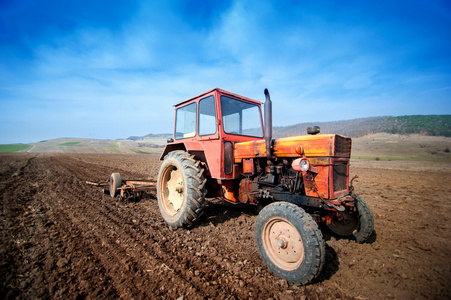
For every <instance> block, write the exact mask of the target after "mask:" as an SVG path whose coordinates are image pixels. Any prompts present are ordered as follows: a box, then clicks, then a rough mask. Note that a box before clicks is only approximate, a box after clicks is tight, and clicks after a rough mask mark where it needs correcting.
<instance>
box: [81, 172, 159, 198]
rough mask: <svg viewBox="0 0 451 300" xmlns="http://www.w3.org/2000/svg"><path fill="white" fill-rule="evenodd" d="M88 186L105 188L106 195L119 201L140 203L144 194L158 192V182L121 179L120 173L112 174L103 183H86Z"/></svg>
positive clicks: (151, 179)
mask: <svg viewBox="0 0 451 300" xmlns="http://www.w3.org/2000/svg"><path fill="white" fill-rule="evenodd" d="M86 183H87V184H89V185H93V186H96V187H101V188H103V192H104V193H105V194H110V196H111V197H112V198H115V199H117V200H119V201H125V200H130V201H138V200H140V199H141V197H142V195H143V194H144V193H150V192H155V191H156V190H157V188H156V186H157V180H156V179H154V178H150V179H121V175H120V174H119V173H113V174H111V176H110V178H109V179H107V180H106V181H103V182H93V181H86Z"/></svg>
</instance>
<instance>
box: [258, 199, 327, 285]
mask: <svg viewBox="0 0 451 300" xmlns="http://www.w3.org/2000/svg"><path fill="white" fill-rule="evenodd" d="M255 241H256V244H257V248H258V251H259V253H260V257H261V258H262V259H263V262H264V263H265V265H266V266H267V267H268V269H269V270H270V271H271V272H272V273H274V274H275V275H276V276H277V277H280V278H282V279H285V280H287V281H288V282H289V283H291V284H297V285H305V284H308V283H310V282H311V281H312V280H313V279H315V278H316V277H317V276H318V275H319V273H320V272H321V269H322V267H323V265H324V261H325V253H326V250H325V247H326V246H325V242H324V239H323V236H322V233H321V231H320V230H319V228H318V225H317V224H316V222H315V221H314V220H313V218H312V217H311V216H310V215H309V214H307V213H306V212H305V211H304V210H303V209H302V208H300V207H299V206H297V205H295V204H292V203H287V202H276V203H272V204H270V205H268V206H266V207H265V208H263V209H262V211H261V212H260V214H259V215H258V217H257V220H256V222H255Z"/></svg>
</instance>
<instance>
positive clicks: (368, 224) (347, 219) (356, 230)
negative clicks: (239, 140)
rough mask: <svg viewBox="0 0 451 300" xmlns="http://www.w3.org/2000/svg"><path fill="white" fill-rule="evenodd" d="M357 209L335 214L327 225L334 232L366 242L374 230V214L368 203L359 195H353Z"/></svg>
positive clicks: (359, 241)
mask: <svg viewBox="0 0 451 300" xmlns="http://www.w3.org/2000/svg"><path fill="white" fill-rule="evenodd" d="M353 198H354V203H355V207H356V211H345V212H343V213H339V214H335V215H334V216H333V217H332V221H331V223H330V224H328V225H327V227H328V228H329V230H330V231H332V233H334V234H336V235H338V236H340V237H343V238H349V239H353V240H355V241H356V242H357V243H360V244H362V243H365V242H366V241H368V240H369V238H370V237H371V235H372V234H373V232H374V216H373V213H372V212H371V208H370V207H369V206H368V204H367V203H366V202H365V200H363V199H362V198H360V196H359V195H353Z"/></svg>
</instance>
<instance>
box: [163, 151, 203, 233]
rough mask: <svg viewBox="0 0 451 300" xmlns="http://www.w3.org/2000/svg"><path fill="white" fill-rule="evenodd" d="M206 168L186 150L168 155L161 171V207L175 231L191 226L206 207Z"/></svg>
mask: <svg viewBox="0 0 451 300" xmlns="http://www.w3.org/2000/svg"><path fill="white" fill-rule="evenodd" d="M203 171H204V169H203V168H202V167H201V166H200V162H199V161H198V160H196V159H195V158H194V156H192V155H190V154H189V153H187V152H185V151H180V150H177V151H173V152H170V153H169V154H168V155H166V156H165V158H164V160H163V162H162V163H161V166H160V169H159V171H158V179H157V198H158V207H159V208H160V212H161V215H162V216H163V219H164V220H165V222H166V223H168V224H169V225H170V226H172V227H174V228H178V227H191V226H192V225H193V224H194V223H196V222H197V221H198V220H199V217H200V216H201V215H202V213H203V209H204V206H205V194H206V189H205V182H206V181H207V180H206V179H205V178H204V176H203Z"/></svg>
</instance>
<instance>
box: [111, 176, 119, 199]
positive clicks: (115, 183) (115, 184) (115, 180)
mask: <svg viewBox="0 0 451 300" xmlns="http://www.w3.org/2000/svg"><path fill="white" fill-rule="evenodd" d="M121 185H122V181H121V175H120V174H119V173H113V174H111V176H110V196H111V198H116V196H117V194H118V193H117V192H118V189H119V188H120V187H121Z"/></svg>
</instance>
